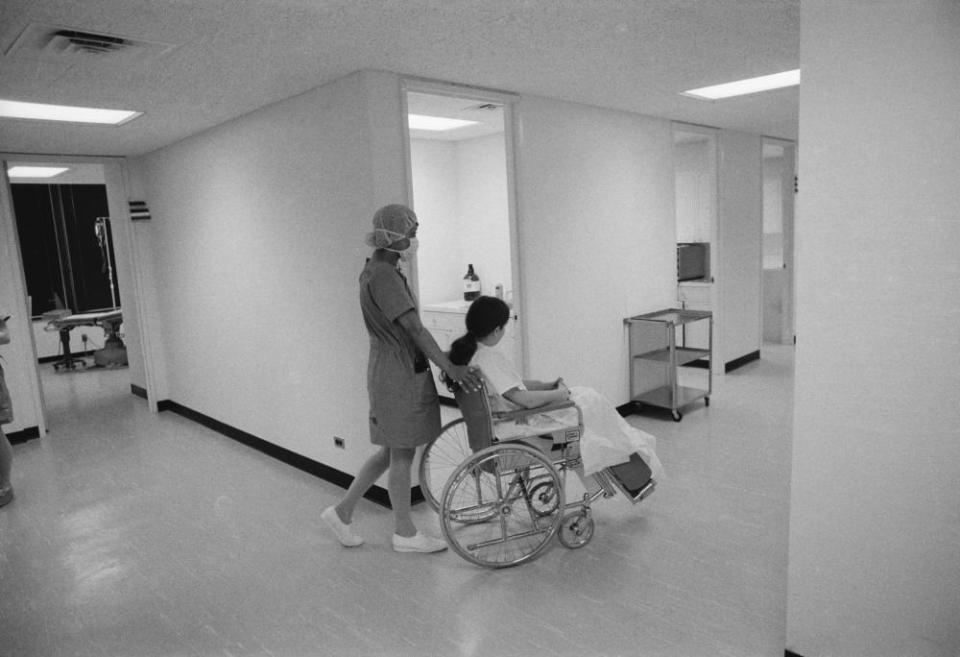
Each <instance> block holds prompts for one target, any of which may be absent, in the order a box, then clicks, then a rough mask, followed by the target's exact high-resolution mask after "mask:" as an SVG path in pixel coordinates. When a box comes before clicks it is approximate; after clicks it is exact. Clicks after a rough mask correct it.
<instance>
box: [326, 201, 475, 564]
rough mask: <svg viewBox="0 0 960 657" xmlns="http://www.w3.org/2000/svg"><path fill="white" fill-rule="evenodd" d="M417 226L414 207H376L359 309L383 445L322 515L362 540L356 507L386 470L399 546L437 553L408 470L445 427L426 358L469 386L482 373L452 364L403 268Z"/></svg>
mask: <svg viewBox="0 0 960 657" xmlns="http://www.w3.org/2000/svg"><path fill="white" fill-rule="evenodd" d="M418 226H419V224H418V222H417V216H416V214H414V212H413V210H411V209H410V208H408V207H406V206H404V205H399V204H393V205H386V206H384V207H382V208H380V209H379V210H377V212H376V213H375V214H374V216H373V231H372V232H370V233H368V234H367V238H366V243H367V245H368V246H370V247H371V248H373V253H372V254H371V255H370V257H369V258H368V259H367V262H366V265H365V266H364V268H363V271H362V272H361V274H360V310H361V311H362V313H363V320H364V324H365V325H366V328H367V332H368V334H369V336H370V354H369V361H368V365H367V393H368V397H369V401H370V420H369V424H370V441H371V442H372V443H373V444H374V445H376V446H378V447H379V450H378V451H377V452H376V453H375V454H373V455H372V456H370V457H369V458H368V459H367V460H366V462H365V463H364V464H363V466H362V467H361V468H360V471H359V472H358V473H357V476H356V477H355V478H354V480H353V482H352V483H351V484H350V487H349V488H348V489H347V493H346V495H345V496H344V497H343V498H342V499H341V500H340V502H339V503H337V504H336V505H334V506H330V507H327V508H326V509H325V510H324V511H323V513H322V514H321V518H322V519H323V520H324V522H325V523H326V524H327V526H328V527H329V528H330V529H331V530H332V531H333V533H334V534H335V535H336V537H337V540H339V541H340V544H341V545H344V546H346V547H356V546H358V545H361V544H363V537H362V536H360V535H359V534H358V533H357V532H356V531H355V530H354V528H353V524H352V520H353V513H354V509H355V507H356V505H357V502H359V501H360V499H361V498H362V497H363V495H364V494H365V493H366V492H367V490H368V489H369V488H370V487H371V486H372V485H373V484H374V483H375V482H376V481H377V480H378V479H379V478H380V477H381V475H383V473H384V472H387V471H389V474H388V476H387V481H388V484H387V489H388V493H389V495H390V504H391V506H392V507H393V518H394V534H393V537H392V544H393V549H394V550H396V551H397V552H439V551H441V550H444V549H446V547H447V545H446V543H445V542H444V541H443V540H442V539H439V538H436V537H433V536H428V535H427V534H424V533H423V532H421V531H419V530H418V529H417V527H416V526H415V525H414V523H413V519H412V517H411V514H410V507H411V502H410V480H411V475H410V472H411V468H412V466H413V458H414V454H415V453H416V448H417V447H418V446H420V445H425V444H426V443H428V442H430V441H431V440H432V439H433V438H434V437H436V435H437V434H439V433H440V399H439V396H438V395H437V388H436V385H435V384H434V379H433V374H432V372H431V371H430V365H429V363H428V362H427V361H428V359H429V360H430V361H433V362H434V363H435V364H436V365H437V366H438V367H439V368H440V369H442V370H443V371H444V373H445V374H446V375H447V376H448V377H449V378H451V379H453V380H454V381H457V382H458V383H460V384H461V385H463V386H465V387H466V388H467V389H477V388H478V387H479V385H480V380H479V378H478V376H477V375H476V374H474V373H473V372H472V370H471V368H469V367H467V366H464V365H455V364H454V363H452V362H451V361H450V360H449V359H448V358H447V356H446V354H444V353H443V351H442V350H441V349H440V347H439V346H438V345H437V343H436V341H435V340H434V339H433V336H432V335H430V333H429V332H428V331H427V329H426V328H425V327H424V326H423V324H422V322H421V321H420V314H419V308H418V306H417V302H416V299H415V298H414V296H413V294H412V292H411V291H410V287H409V285H408V284H407V280H406V278H405V277H404V275H403V274H402V272H401V271H400V269H399V267H398V263H399V262H400V261H401V260H402V261H405V262H407V261H409V260H411V259H412V257H413V255H414V253H415V252H416V249H417V246H418V244H417V241H416V237H417V228H418Z"/></svg>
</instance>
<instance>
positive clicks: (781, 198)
mask: <svg viewBox="0 0 960 657" xmlns="http://www.w3.org/2000/svg"><path fill="white" fill-rule="evenodd" d="M795 158H796V147H795V145H794V144H793V143H792V142H786V141H780V140H776V139H769V138H766V139H764V140H763V246H762V249H763V281H762V282H763V341H764V342H768V343H774V344H793V342H794V339H795V338H794V320H793V218H794V172H795V170H796V169H795Z"/></svg>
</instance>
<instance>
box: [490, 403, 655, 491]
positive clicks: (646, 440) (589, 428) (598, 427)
mask: <svg viewBox="0 0 960 657" xmlns="http://www.w3.org/2000/svg"><path fill="white" fill-rule="evenodd" d="M570 399H571V400H572V401H573V402H574V403H575V404H576V405H577V406H578V407H579V408H580V412H581V413H582V414H583V435H581V436H580V458H581V459H582V460H583V473H584V474H585V475H592V474H594V473H596V472H599V471H600V470H603V469H604V468H607V467H610V466H611V465H617V464H618V463H623V462H625V461H629V460H630V455H631V454H633V453H637V454H639V455H640V457H641V458H642V459H643V460H644V462H646V464H647V465H648V466H649V467H650V471H651V473H652V476H653V478H654V479H656V480H657V481H662V480H663V465H662V464H661V463H660V459H658V458H657V454H656V449H657V438H656V437H655V436H653V435H651V434H649V433H647V432H646V431H641V430H640V429H637V428H636V427H634V426H631V425H630V424H628V423H627V421H626V420H624V419H623V418H622V417H621V416H620V413H618V412H617V409H615V408H614V407H613V404H611V403H610V401H609V400H608V399H607V398H606V397H604V396H603V395H601V394H600V393H599V392H597V391H596V390H594V389H593V388H587V387H585V386H572V387H571V388H570ZM576 423H577V415H576V411H575V410H574V409H566V410H562V411H551V412H550V413H541V414H540V415H539V416H535V417H534V418H530V419H529V421H528V423H527V424H525V425H515V427H514V428H513V429H512V430H507V431H505V432H503V434H504V435H502V434H501V432H500V431H498V433H497V435H498V436H499V437H500V439H501V440H503V439H506V438H513V437H518V436H523V435H527V436H530V435H536V434H538V433H546V432H549V431H552V430H555V429H560V428H562V427H564V426H570V425H571V424H572V425H575V424H576Z"/></svg>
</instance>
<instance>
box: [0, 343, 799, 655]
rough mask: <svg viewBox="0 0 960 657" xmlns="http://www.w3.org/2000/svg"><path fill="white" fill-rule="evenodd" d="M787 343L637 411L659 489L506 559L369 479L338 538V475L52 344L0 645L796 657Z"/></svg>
mask: <svg viewBox="0 0 960 657" xmlns="http://www.w3.org/2000/svg"><path fill="white" fill-rule="evenodd" d="M793 351H794V350H793V347H790V346H783V345H764V347H763V351H762V358H761V359H760V360H758V361H755V362H753V363H750V364H748V365H746V366H744V367H741V368H739V369H738V370H736V371H734V372H732V373H729V374H727V375H725V376H718V377H716V383H715V389H714V394H713V399H712V400H711V401H712V403H711V404H710V406H709V407H704V406H703V405H702V404H698V405H696V406H695V407H691V408H690V409H689V412H687V413H686V414H685V415H684V418H683V421H682V422H673V421H672V420H671V419H670V417H669V414H662V413H658V412H650V413H646V412H645V413H642V414H635V415H632V416H630V417H629V418H628V421H629V422H630V423H632V424H633V425H635V426H637V427H638V428H642V429H643V430H645V431H648V432H650V433H652V434H654V435H655V436H657V438H658V449H657V452H658V454H659V456H660V458H661V460H662V461H663V464H664V467H665V469H666V473H667V476H666V478H665V479H664V480H663V481H662V482H660V483H659V485H658V487H657V490H656V492H655V493H654V494H653V495H652V496H651V497H649V498H648V499H646V500H645V501H644V502H642V503H641V504H638V505H636V506H634V505H631V503H630V502H629V501H628V500H627V499H625V498H624V497H622V496H617V497H614V498H612V499H609V500H602V501H601V502H598V503H597V504H596V505H595V506H594V513H595V519H596V534H595V536H594V537H593V540H592V541H590V542H589V544H587V545H586V546H584V547H583V548H581V549H577V550H569V549H565V548H564V547H562V546H561V545H559V543H556V542H555V543H554V545H552V546H551V547H550V548H549V549H548V550H547V551H546V552H545V553H544V554H543V555H541V556H540V557H539V558H538V559H536V560H534V561H532V562H530V563H527V564H524V565H522V566H519V567H516V568H507V569H503V570H490V569H485V568H479V567H477V566H474V565H472V564H470V563H468V562H467V561H465V560H463V559H461V558H459V557H458V556H457V555H456V554H454V553H453V552H452V551H447V552H445V553H443V554H441V555H436V556H430V555H420V554H401V553H396V552H394V551H392V550H391V549H390V533H391V524H390V523H391V514H390V511H389V510H388V509H386V508H383V507H381V506H378V505H377V504H375V503H374V502H371V501H368V500H364V501H363V502H361V506H360V514H359V515H358V523H359V530H360V531H361V532H362V533H363V534H364V535H365V536H366V537H367V543H366V544H365V545H364V546H362V547H360V548H357V549H344V548H341V546H339V545H338V544H337V543H336V540H335V538H334V537H333V536H332V534H331V533H330V532H328V531H327V530H326V528H325V527H324V526H323V523H322V521H321V519H320V512H321V510H322V509H324V508H325V507H326V506H328V505H330V504H332V503H333V502H334V501H335V500H336V499H338V497H339V496H340V495H341V494H342V489H341V488H339V487H338V486H336V485H334V484H332V483H329V482H327V481H324V480H322V479H319V478H317V477H314V476H312V475H310V474H307V473H305V472H303V471H301V470H298V469H296V468H294V467H291V466H290V465H287V464H285V463H282V462H280V461H278V460H275V459H273V458H271V457H269V456H267V455H265V454H263V453H261V452H258V451H256V450H254V449H251V448H250V447H247V446H245V445H242V444H240V443H238V442H235V441H233V440H231V439H230V438H227V437H225V436H223V435H221V434H218V433H216V432H214V431H212V430H209V429H207V428H205V427H203V426H201V425H199V424H197V423H194V422H192V421H190V420H188V419H185V418H184V417H181V416H179V415H177V414H175V413H171V412H160V413H158V414H151V413H150V411H149V410H148V407H147V403H146V401H145V400H143V399H141V398H139V397H137V396H135V395H133V394H131V391H130V386H129V373H128V372H126V371H125V370H123V369H90V370H88V371H79V372H71V373H65V374H64V373H55V372H54V371H53V368H52V366H50V365H45V366H43V367H42V368H41V370H42V379H43V388H44V394H45V398H46V404H47V408H48V414H49V419H48V425H49V427H50V432H49V434H48V435H47V436H45V437H44V438H43V439H39V440H37V439H35V440H29V441H26V442H22V443H19V444H16V445H14V458H15V464H16V467H15V471H14V481H13V483H14V485H15V488H16V491H17V499H16V501H15V503H13V504H11V505H10V506H9V507H7V508H4V509H3V510H2V512H0V555H2V556H0V583H2V584H0V590H2V595H0V637H2V639H0V646H2V650H0V653H2V654H3V655H4V657H59V656H70V657H85V656H90V657H94V656H95V657H110V656H116V657H120V656H139V655H158V656H159V655H164V656H168V655H183V656H190V657H201V656H203V657H206V656H208V655H231V656H237V657H239V656H251V657H252V656H257V657H261V656H262V657H268V656H270V657H300V656H308V655H328V656H335V655H383V656H389V655H411V656H414V655H416V656H433V655H436V656H442V657H456V656H460V655H463V656H467V655H477V656H484V657H499V656H501V655H504V656H506V655H510V656H513V657H524V656H527V655H557V656H565V655H578V656H580V655H604V656H606V655H611V656H613V655H623V656H627V655H630V656H633V655H644V656H645V657H654V656H663V657H690V656H697V655H714V656H725V657H750V656H757V657H759V656H761V655H778V654H783V646H784V642H785V635H786V627H785V626H786V582H787V543H788V512H789V509H788V506H789V494H790V490H789V488H790V486H789V481H790V453H791V431H790V427H791V426H792V388H793ZM454 412H455V411H453V410H452V409H450V408H446V409H445V413H447V414H450V413H454ZM571 481H573V479H571ZM572 485H574V486H577V485H578V484H576V483H573V484H572ZM414 516H415V519H416V521H417V523H418V524H419V525H420V526H421V527H423V528H424V529H426V530H427V531H428V532H430V533H432V534H434V535H439V533H440V532H439V528H438V522H437V518H436V516H435V514H434V513H433V512H432V511H431V510H430V508H429V507H428V505H426V504H425V503H420V504H417V505H416V506H415V507H414Z"/></svg>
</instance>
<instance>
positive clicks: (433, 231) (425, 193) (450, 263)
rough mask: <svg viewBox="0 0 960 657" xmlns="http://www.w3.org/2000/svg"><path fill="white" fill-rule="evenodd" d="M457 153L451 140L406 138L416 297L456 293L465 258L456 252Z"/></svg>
mask: <svg viewBox="0 0 960 657" xmlns="http://www.w3.org/2000/svg"><path fill="white" fill-rule="evenodd" d="M456 167H457V153H456V147H455V146H454V143H453V142H449V141H440V140H434V139H411V140H410V174H411V182H412V186H413V208H414V210H415V211H416V213H417V220H418V221H419V222H420V228H419V230H418V231H417V235H418V236H419V241H420V250H419V251H418V253H417V273H418V278H417V282H418V284H419V288H420V289H419V292H420V302H421V303H440V302H443V301H452V300H453V299H458V298H461V296H462V294H463V280H462V278H463V275H464V273H466V264H464V262H463V257H462V254H461V253H460V240H459V238H458V227H459V221H457V218H458V209H457V197H458V189H457V176H456Z"/></svg>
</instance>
